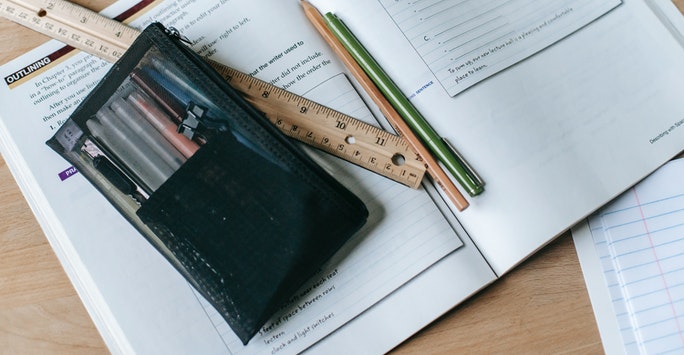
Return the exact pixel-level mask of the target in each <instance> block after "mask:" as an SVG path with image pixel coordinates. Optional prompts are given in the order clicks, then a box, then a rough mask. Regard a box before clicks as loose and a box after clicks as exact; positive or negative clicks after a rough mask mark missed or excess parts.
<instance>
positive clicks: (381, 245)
mask: <svg viewBox="0 0 684 355" xmlns="http://www.w3.org/2000/svg"><path fill="white" fill-rule="evenodd" d="M311 2H312V3H313V4H314V5H315V6H317V7H318V8H319V9H320V10H321V11H322V12H324V11H334V12H335V13H336V14H337V15H338V16H339V17H340V18H342V19H343V20H344V21H345V22H346V23H347V25H348V26H349V27H350V28H351V29H352V30H353V31H354V32H355V33H356V35H357V36H358V37H359V38H360V39H361V41H362V42H363V43H364V44H365V45H366V47H367V48H368V49H369V50H370V51H371V52H372V53H373V55H374V56H375V57H376V59H377V60H378V61H379V62H380V63H381V65H383V67H384V68H385V70H386V71H387V72H388V73H389V74H390V76H392V77H393V78H394V80H395V81H396V82H397V84H398V85H399V86H400V87H401V88H402V90H403V91H404V93H405V94H406V95H407V96H408V97H410V98H411V100H412V102H413V103H414V104H415V105H416V106H417V108H418V109H419V110H420V111H421V112H422V113H423V114H424V115H425V116H426V117H427V118H428V120H429V121H430V123H431V124H433V126H434V128H435V129H436V130H437V131H438V132H439V133H440V134H442V135H443V136H444V137H446V138H448V140H449V141H450V142H452V144H454V145H456V147H457V149H458V150H459V151H460V152H461V153H462V154H463V155H464V156H465V157H466V159H467V160H468V162H469V163H470V164H471V165H473V166H474V168H475V170H477V171H478V173H479V174H480V175H481V176H482V177H483V179H484V180H485V181H486V183H487V185H486V191H485V192H484V193H483V194H482V195H481V196H478V197H476V198H473V199H471V200H470V201H469V202H470V207H469V208H467V209H466V210H465V211H463V212H455V211H456V210H455V209H453V208H451V207H452V206H450V205H449V203H447V202H445V201H444V199H443V198H442V196H441V195H440V191H439V190H437V189H435V188H433V187H432V185H431V184H430V182H429V181H428V179H426V180H425V183H424V184H423V187H421V188H420V189H419V190H412V189H409V188H407V187H404V186H401V185H399V184H396V183H394V182H391V181H389V180H387V179H385V178H382V177H380V176H376V175H375V174H373V173H370V172H368V171H365V170H363V169H360V168H358V167H355V166H353V165H351V164H349V163H346V162H343V161H341V160H339V159H336V158H333V157H331V156H328V155H326V154H324V153H319V152H315V151H312V150H310V153H311V155H312V156H313V157H314V158H315V159H316V160H317V161H318V162H319V163H320V164H321V165H322V166H323V167H325V168H326V169H327V170H329V171H330V172H331V173H333V174H334V175H335V176H336V177H338V178H339V179H340V181H341V182H342V183H343V184H345V185H346V186H347V187H348V188H349V189H351V190H352V191H354V192H355V193H356V194H357V195H358V196H360V197H361V198H362V199H363V200H364V202H365V203H366V204H367V206H368V207H369V210H370V213H371V215H370V219H369V223H368V225H367V226H366V228H364V230H363V231H362V232H361V233H359V234H358V235H357V236H355V237H354V239H353V240H352V241H351V242H350V243H348V245H346V246H345V247H344V248H343V249H342V250H341V251H340V252H339V253H338V254H337V255H336V256H335V257H333V259H332V260H330V262H329V263H328V264H327V266H326V267H325V268H323V269H322V270H321V271H320V273H319V274H318V275H317V276H316V277H314V278H313V279H312V280H311V281H310V282H309V283H308V284H307V285H305V286H304V287H303V288H302V289H301V290H300V292H298V293H297V294H296V295H295V296H294V297H293V298H292V299H291V302H289V303H288V304H287V305H285V306H284V307H283V308H282V309H281V310H280V311H279V312H278V314H276V315H274V317H273V318H272V320H271V321H269V322H268V323H267V324H266V325H265V326H264V327H263V328H262V330H261V332H260V333H259V334H258V335H257V336H256V337H255V338H253V339H252V340H251V341H250V342H249V344H247V346H243V345H242V344H241V343H240V342H239V341H238V339H237V337H236V336H235V335H234V334H232V333H231V331H230V329H229V328H228V326H227V325H226V324H225V323H224V322H223V321H221V319H220V317H218V315H217V314H216V313H215V312H214V311H213V310H212V309H211V307H210V306H209V305H208V303H207V302H206V301H205V300H203V299H202V298H201V297H200V296H199V295H198V294H197V293H196V292H195V291H194V290H193V289H192V288H191V287H190V286H189V285H188V284H187V283H186V282H185V281H184V280H183V279H182V277H181V276H180V275H179V274H178V273H176V272H175V271H174V269H173V268H172V267H171V266H170V265H168V263H166V261H165V260H164V259H163V258H162V257H161V255H158V254H157V253H156V252H155V251H154V249H153V248H152V247H151V246H150V245H148V244H147V242H146V241H145V240H144V238H142V237H141V236H140V235H139V234H138V233H137V232H136V231H135V230H134V229H133V227H131V226H130V225H128V223H127V222H126V221H125V219H124V218H123V217H121V216H120V215H118V213H117V212H116V211H115V210H114V208H113V207H111V206H110V205H109V204H108V203H107V202H106V200H105V199H104V198H103V197H102V196H101V195H100V194H99V193H97V192H96V191H95V189H93V188H92V187H91V186H90V185H89V183H88V182H87V181H86V180H85V179H84V178H83V177H82V176H80V175H79V174H78V173H76V172H75V171H74V170H73V168H71V167H69V166H68V165H67V164H66V163H65V161H64V160H62V159H61V158H60V157H59V156H57V155H56V154H55V153H54V152H52V151H51V150H50V149H49V148H48V147H47V146H45V144H44V142H45V141H46V140H47V139H49V137H51V136H52V134H53V133H54V130H55V129H56V128H57V127H59V126H60V124H61V123H63V122H64V121H65V120H66V119H67V118H68V115H69V113H70V112H71V111H72V110H73V109H74V108H75V107H76V106H77V105H78V103H79V102H80V100H81V99H82V98H83V97H84V96H85V94H86V93H87V92H88V91H89V90H90V89H91V88H92V87H93V86H94V85H95V84H96V83H97V82H98V80H99V79H100V78H101V77H102V75H104V73H105V72H106V70H107V69H108V67H109V64H108V63H105V62H103V61H101V60H99V59H96V58H93V57H91V56H89V55H85V54H83V53H80V52H77V51H71V50H69V49H64V46H63V44H61V43H59V42H57V41H51V42H48V43H47V44H45V45H43V46H40V47H39V48H37V49H35V50H33V51H31V52H29V53H27V54H25V55H23V56H21V57H19V58H17V59H15V60H13V61H11V62H9V63H7V64H5V65H3V66H2V67H0V75H1V76H2V78H4V83H2V84H0V137H1V139H0V141H1V143H2V152H3V156H4V158H5V159H6V161H7V163H8V165H9V166H10V168H11V169H12V172H13V174H14V176H15V177H16V179H17V181H18V183H19V185H20V187H21V189H22V191H23V193H24V194H25V195H26V197H27V200H28V201H29V204H30V206H31V208H32V209H33V211H34V213H35V214H36V216H37V218H38V220H39V222H40V224H41V226H42V227H43V229H44V230H45V232H46V235H47V236H48V239H49V241H50V243H51V245H52V246H53V248H54V249H55V252H56V253H57V255H58V257H59V259H60V261H61V263H62V264H63V265H64V268H65V269H66V271H67V273H68V275H69V277H70V279H71V280H72V282H73V283H74V285H75V287H76V289H77V292H78V293H79V295H80V296H81V298H82V299H83V300H84V304H85V306H86V308H87V309H88V311H89V314H90V315H91V317H92V318H93V320H94V322H95V324H96V326H97V327H98V329H99V330H100V332H101V333H102V335H103V338H104V339H105V342H106V343H107V345H108V346H109V347H110V349H112V351H113V352H117V353H118V352H126V353H128V352H139V353H148V352H156V353H175V352H185V353H187V352H191V351H192V352H195V353H225V352H230V353H271V354H276V353H296V352H301V351H304V350H307V349H309V350H318V351H321V352H326V353H328V352H331V351H333V350H335V351H344V352H352V351H354V350H364V351H370V352H383V351H386V350H388V349H390V348H392V347H394V346H396V345H397V344H398V343H400V342H401V341H403V340H404V339H405V338H407V337H409V336H410V335H411V334H413V333H415V332H416V331H417V330H419V329H420V328H422V327H423V326H425V325H427V324H428V323H429V322H431V321H432V320H434V319H435V318H437V317H438V316H439V315H441V314H443V313H444V312H446V311H447V310H449V309H450V308H452V307H453V306H455V305H456V304H458V303H460V302H462V301H463V300H465V299H466V298H467V297H469V296H470V295H472V294H473V293H474V292H477V291H478V290H479V289H481V288H483V287H485V286H486V285H488V284H490V283H491V282H493V281H494V280H496V278H497V277H498V276H499V275H501V274H503V273H505V272H507V271H508V270H510V269H511V268H513V267H514V266H515V265H517V264H518V263H520V262H521V261H522V260H524V259H525V258H526V257H528V256H529V255H531V254H532V253H533V252H534V251H535V250H537V249H539V248H541V247H542V246H544V245H545V244H546V243H548V242H549V241H550V240H552V239H553V238H554V237H555V236H557V235H559V234H560V233H562V232H563V231H565V230H567V229H568V228H569V227H570V226H572V225H573V224H574V223H575V222H577V221H579V220H580V219H581V218H583V217H585V216H586V215H588V214H589V213H591V212H592V211H594V210H595V209H597V208H599V207H600V206H601V205H603V204H604V203H606V202H607V201H609V200H610V199H611V198H613V197H614V196H617V195H618V194H619V193H620V192H622V191H624V190H625V189H627V188H628V187H629V186H631V185H632V184H634V183H635V182H636V181H638V180H640V179H641V178H643V177H644V176H646V175H647V174H649V173H650V172H652V171H653V170H655V169H656V168H657V167H658V166H659V165H661V164H663V163H664V162H665V161H666V160H668V159H669V158H671V157H672V156H674V155H675V154H677V153H679V152H680V151H681V150H683V149H684V143H682V142H684V140H683V139H682V138H684V130H681V129H678V128H679V127H680V125H681V124H682V123H684V101H683V100H681V99H680V98H679V97H677V95H678V94H679V93H681V92H684V80H682V79H684V49H683V48H682V43H681V41H680V40H679V39H680V37H681V34H680V33H679V32H677V31H676V28H677V26H681V23H682V19H681V15H680V14H679V13H678V12H677V10H676V9H675V8H674V6H672V4H671V3H670V2H668V1H661V2H643V1H632V0H626V1H622V2H620V1H614V0H610V1H609V0H603V1H591V2H590V1H551V2H547V1H509V2H501V1H478V2H475V1H465V2H463V1H441V2H439V3H438V2H437V1H424V2H421V3H420V4H422V5H421V6H422V7H421V8H417V7H416V5H415V4H411V3H410V2H407V1H346V2H336V1H327V0H315V1H311ZM459 4H461V5H459ZM506 4H509V5H506ZM459 6H460V7H459ZM134 7H135V8H136V9H138V12H137V13H135V14H134V15H133V16H132V17H130V16H129V17H127V19H126V21H128V22H129V23H130V25H131V26H134V27H137V28H143V27H145V26H146V25H147V24H149V23H151V22H153V21H159V22H161V23H162V24H164V25H165V26H167V27H175V28H176V29H178V30H179V31H180V32H181V33H182V34H183V35H184V36H185V37H187V38H188V39H190V40H191V42H192V48H193V49H195V50H196V51H197V52H198V53H200V54H202V55H205V56H209V57H211V59H213V60H216V61H219V62H223V63H224V64H227V65H229V66H232V67H234V68H236V69H238V70H240V71H243V72H245V73H248V74H251V75H254V76H256V77H258V78H260V79H262V80H265V81H268V82H270V83H273V84H275V85H278V86H281V87H283V88H286V89H287V90H290V91H293V92H295V93H297V94H301V95H303V96H305V97H308V98H310V99H313V100H315V101H318V102H320V103H323V104H325V105H328V106H330V107H332V108H335V109H337V110H340V111H343V112H345V113H348V114H350V115H352V116H354V117H357V118H360V119H364V120H366V121H368V122H371V123H373V124H377V125H379V126H381V127H384V128H388V127H389V125H387V124H386V123H385V122H384V121H383V119H382V117H381V115H379V114H378V113H377V110H376V108H375V107H374V106H373V105H372V104H369V103H370V101H369V100H367V99H366V96H365V95H364V93H362V92H359V90H356V89H355V87H356V86H355V82H354V81H353V80H350V79H348V78H349V77H348V76H347V75H346V74H345V73H346V71H345V69H344V67H343V66H342V65H341V64H340V63H339V62H338V61H337V59H336V58H335V57H334V55H333V54H332V51H331V50H330V49H329V48H328V47H327V45H326V44H325V42H324V41H323V40H322V39H321V38H320V37H319V36H318V35H317V33H316V31H315V30H314V28H313V27H312V26H311V25H310V24H309V23H308V22H307V20H306V18H305V16H304V14H303V12H302V9H301V7H300V4H299V1H297V0H288V1H282V0H269V1H261V2H259V3H258V4H256V3H255V2H250V1H248V0H217V1H210V2H199V1H194V0H177V1H142V2H138V1H119V2H116V3H115V4H114V5H113V6H111V7H109V8H108V9H107V10H106V11H105V12H104V14H106V15H107V16H110V17H114V16H117V15H118V14H121V13H127V10H129V9H131V8H134ZM452 8H453V9H455V10H453V11H456V12H455V13H456V14H459V16H455V15H453V14H451V13H450V12H449V11H452V10H449V9H452ZM128 14H129V15H130V14H131V13H130V12H128ZM439 14H451V15H449V16H451V17H453V19H450V20H449V21H447V20H444V19H440V18H439V16H438V15H439ZM460 14H462V15H463V16H462V17H463V18H461V17H460ZM456 19H458V21H462V22H465V23H470V24H471V25H473V26H474V27H473V29H472V31H469V30H465V29H463V30H462V33H463V35H466V34H468V33H473V34H475V37H474V38H473V40H472V41H470V40H463V38H460V39H459V38H457V37H459V35H453V36H452V37H454V41H456V40H459V41H462V43H461V44H459V45H454V46H453V47H449V48H446V47H444V46H445V45H443V44H439V43H438V45H435V42H431V39H434V38H437V37H436V34H437V33H441V31H438V32H431V31H434V29H435V28H436V27H439V26H446V25H448V24H449V23H450V22H454V21H456ZM412 21H413V22H414V23H412ZM423 21H428V22H429V24H428V25H425V24H424V25H423V26H422V27H421V26H419V25H418V24H419V23H424V22H423ZM459 23H460V22H459ZM453 24H456V23H455V22H454V23H453ZM421 38H422V39H423V42H427V44H426V43H421V41H420V39H421ZM435 41H438V42H439V41H441V40H439V39H435ZM431 46H433V47H434V48H433V47H431ZM458 48H461V49H458ZM457 49H458V50H463V52H462V53H461V54H456V53H454V54H453V56H454V57H453V59H454V60H451V59H450V58H451V57H446V56H439V55H437V53H439V51H451V52H456V51H457ZM398 54H400V55H398ZM656 59H657V60H656ZM656 62H657V65H654V63H656ZM471 71H472V74H471ZM466 73H468V74H467V75H466Z"/></svg>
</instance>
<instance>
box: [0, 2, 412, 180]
mask: <svg viewBox="0 0 684 355" xmlns="http://www.w3.org/2000/svg"><path fill="white" fill-rule="evenodd" d="M0 16H4V17H7V18H8V19H9V20H12V21H14V22H17V23H19V24H21V25H24V26H26V27H29V28H31V29H33V30H36V31H38V32H40V33H43V34H45V35H47V36H50V37H53V38H56V39H59V40H61V41H62V42H65V43H66V44H68V45H71V46H72V47H75V48H77V49H81V50H84V51H86V52H88V53H90V54H93V55H96V56H99V57H100V58H103V59H105V60H107V61H110V62H114V61H116V60H118V59H119V58H120V57H121V56H122V55H123V53H124V52H125V51H126V49H127V48H128V47H129V46H130V45H131V44H132V43H133V41H134V40H135V38H136V37H137V36H138V34H139V33H140V32H139V31H137V30H136V29H134V28H131V27H128V26H126V25H125V24H122V23H120V22H118V21H115V20H112V19H109V18H106V17H103V16H101V15H99V14H98V13H96V12H94V11H91V10H89V9H86V8H83V7H81V6H79V5H76V4H72V3H70V2H68V1H63V0H9V1H5V0H0ZM211 64H212V66H213V67H214V69H216V70H217V71H218V72H219V74H220V75H221V76H222V77H223V78H224V79H225V80H226V81H227V82H228V83H229V84H230V85H231V86H233V88H235V89H236V90H237V91H238V92H240V93H241V94H243V96H244V97H245V99H247V101H248V102H250V103H251V104H252V105H254V106H255V107H256V108H257V109H258V110H260V111H262V112H264V114H265V116H266V117H267V118H268V119H269V121H271V122H272V123H273V124H274V125H275V126H276V127H278V129H279V130H281V131H282V132H283V133H285V134H286V135H288V136H290V137H292V138H294V139H297V140H299V141H301V142H304V143H308V144H310V145H312V146H314V147H316V148H319V149H321V150H323V151H326V152H328V153H330V154H332V155H335V156H337V157H340V158H342V159H345V160H348V161H350V162H354V163H356V164H357V165H360V166H362V167H364V168H366V169H368V170H371V171H374V172H376V173H379V174H381V175H383V176H385V177H388V178H390V179H393V180H395V181H398V182H400V183H403V184H405V185H408V186H411V187H413V188H417V187H418V186H419V185H420V182H421V180H422V176H423V174H424V173H425V166H424V164H422V162H421V161H420V159H419V158H418V156H417V155H416V153H414V152H413V151H412V149H411V148H410V147H409V145H408V144H407V142H406V141H405V140H404V139H403V138H402V137H399V136H397V135H394V134H392V133H390V132H387V131H384V130H382V129H380V128H378V127H375V126H372V125H370V124H367V123H365V122H363V121H360V120H357V119H355V118H353V117H351V116H348V115H345V114H343V113H341V112H339V111H335V110H333V109H331V108H329V107H326V106H323V105H320V104H318V103H316V102H313V101H311V100H308V99H306V98H304V97H301V96H298V95H296V94H294V93H291V92H288V91H287V90H284V89H282V88H279V87H277V86H274V85H271V84H269V83H267V82H264V81H261V80H259V79H257V78H254V77H251V76H249V75H247V74H244V73H241V72H239V71H237V70H235V69H233V68H229V67H226V66H223V65H220V64H218V63H211ZM214 64H216V65H214ZM397 155H400V156H402V157H403V159H404V162H399V163H397V161H395V157H396V156H397Z"/></svg>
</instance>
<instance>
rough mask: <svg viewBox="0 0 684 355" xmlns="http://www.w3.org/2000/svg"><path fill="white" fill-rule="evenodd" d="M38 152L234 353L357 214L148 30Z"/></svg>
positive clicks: (346, 197)
mask: <svg viewBox="0 0 684 355" xmlns="http://www.w3.org/2000/svg"><path fill="white" fill-rule="evenodd" d="M47 144H48V145H49V146H50V147H51V148H52V149H53V150H55V151H56V152H57V153H59V154H60V155H61V156H62V157H64V158H65V159H66V160H67V161H69V162H70V163H71V164H73V165H74V166H75V167H76V168H77V169H78V171H79V172H81V173H82V174H83V175H84V176H85V177H86V179H88V180H89V181H90V182H91V183H92V184H93V185H94V186H95V187H96V188H97V189H98V190H99V191H100V192H101V193H102V194H103V195H104V196H105V197H106V198H107V199H108V200H109V202H111V203H112V204H113V205H114V206H115V207H116V208H117V210H118V211H119V212H120V213H121V214H123V216H124V217H125V218H127V219H128V221H130V223H132V224H133V225H134V226H135V227H136V228H137V229H138V230H139V231H140V232H141V234H142V235H143V236H144V237H145V238H146V239H147V240H148V241H149V242H150V243H151V244H152V245H153V246H154V247H155V248H156V249H157V250H158V251H159V252H160V253H161V254H162V255H163V256H164V257H165V258H166V259H167V260H168V261H169V262H170V263H171V264H172V265H173V266H174V267H175V268H176V269H177V270H178V271H179V272H180V273H181V274H182V275H183V276H184V277H185V278H186V279H187V280H188V281H189V282H190V283H191V284H192V285H193V286H194V287H195V288H196V289H197V290H198V291H199V292H200V293H201V294H202V295H203V296H204V297H205V298H206V300H207V301H208V302H209V303H210V304H212V305H213V306H214V308H215V309H216V310H217V311H218V312H219V313H220V314H221V316H222V317H223V318H224V319H225V320H226V321H227V323H228V324H229V325H230V327H231V328H232V329H233V331H234V332H235V333H236V334H237V335H238V337H239V338H240V339H241V340H242V342H243V343H245V344H246V343H247V342H248V341H249V340H250V339H251V338H252V337H253V336H254V335H255V334H256V333H257V332H258V330H259V329H260V327H261V326H263V325H264V324H265V323H266V321H267V320H268V319H269V318H270V317H271V316H272V315H273V314H274V313H275V311H276V310H277V309H278V308H279V307H281V306H282V305H283V304H284V303H285V302H286V301H287V299H289V298H290V297H291V296H292V295H294V294H295V292H296V291H297V289H298V288H299V287H301V286H302V284H303V283H304V282H305V281H306V280H307V279H309V278H310V277H312V276H313V275H314V274H315V273H316V272H317V271H318V270H319V269H320V268H321V266H322V265H323V264H324V263H325V262H326V261H327V260H328V259H329V258H330V257H331V256H332V255H333V254H334V253H335V252H336V251H337V250H338V249H339V248H340V247H341V246H342V245H343V244H344V243H345V242H346V241H347V240H348V239H349V238H350V237H351V236H352V235H353V234H354V233H356V232H357V231H358V230H359V229H360V228H361V227H362V226H363V225H364V223H365V221H366V219H367V217H368V211H367V209H366V207H365V205H364V203H363V202H362V201H361V200H360V199H359V198H358V197H357V196H355V195H354V194H352V193H351V192H350V191H349V190H347V189H346V188H345V187H344V186H342V185H341V184H340V183H339V182H338V181H336V180H335V179H334V178H332V177H331V176H330V175H329V174H328V173H327V172H325V171H324V170H323V169H322V168H321V167H320V166H318V165H317V164H316V163H315V162H314V161H313V160H311V159H310V158H309V157H308V156H307V155H306V154H305V153H304V152H303V150H302V149H301V148H300V147H299V146H297V145H296V144H295V143H294V142H292V141H290V139H289V138H287V137H285V136H284V135H283V134H282V133H281V132H280V131H278V130H277V129H276V128H275V127H274V126H272V124H271V123H270V122H268V120H267V119H266V118H265V117H263V115H262V114H261V113H259V112H258V111H256V110H255V109H254V108H253V107H252V106H251V105H250V104H248V103H247V102H246V101H245V100H244V99H243V98H242V97H241V96H240V95H238V94H237V93H236V92H235V91H234V89H232V88H231V87H230V86H229V85H228V84H227V83H226V82H225V81H224V79H222V78H221V77H220V76H219V75H218V74H217V73H216V72H215V71H214V70H213V69H211V68H210V67H209V66H208V65H207V64H206V62H205V61H204V60H203V59H202V58H201V57H199V56H198V55H197V54H195V53H194V52H192V51H191V50H190V49H189V48H188V47H187V46H185V45H184V44H183V43H182V41H181V40H180V39H179V37H178V36H177V35H174V34H173V31H169V30H167V29H166V28H164V27H163V26H162V25H160V24H158V23H155V24H152V25H150V26H149V27H147V28H146V29H145V30H144V31H143V32H142V34H141V35H140V36H139V37H138V38H137V39H136V41H135V43H134V44H133V45H132V46H131V47H130V48H129V49H128V50H127V51H126V53H125V54H124V55H123V56H122V58H121V59H120V60H119V61H118V62H117V63H116V64H115V65H114V66H113V67H112V69H111V70H110V71H109V72H108V73H107V74H106V76H105V77H104V79H103V80H102V81H101V82H100V83H99V84H98V85H97V86H96V87H95V88H94V89H93V91H91V93H90V94H89V95H88V96H87V97H86V98H85V99H84V100H83V102H82V103H81V104H80V105H79V106H78V107H77V108H76V110H75V111H74V113H73V114H72V115H71V117H70V118H69V119H68V120H67V121H66V122H65V123H64V124H63V125H62V126H61V127H60V128H59V130H58V131H57V132H56V134H55V135H54V136H53V137H52V138H51V139H50V140H49V141H48V142H47Z"/></svg>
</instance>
